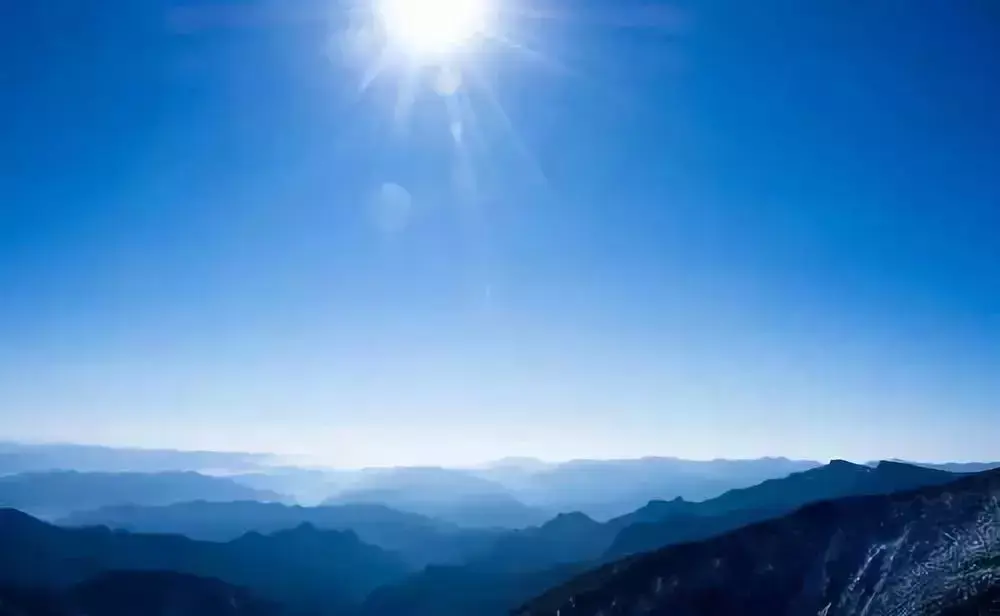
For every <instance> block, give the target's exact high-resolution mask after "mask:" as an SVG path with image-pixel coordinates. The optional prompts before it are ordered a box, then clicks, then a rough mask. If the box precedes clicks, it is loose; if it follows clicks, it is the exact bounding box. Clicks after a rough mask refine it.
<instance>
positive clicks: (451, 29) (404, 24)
mask: <svg viewBox="0 0 1000 616" xmlns="http://www.w3.org/2000/svg"><path fill="white" fill-rule="evenodd" d="M376 1H377V2H378V15H379V18H380V20H381V22H382V25H383V27H384V28H385V32H386V36H387V38H388V43H389V44H390V45H392V46H394V47H397V48H398V49H399V50H401V51H402V52H404V53H405V54H407V55H409V56H410V57H412V58H414V59H417V60H426V59H430V58H435V57H441V56H446V55H449V54H452V53H454V52H456V51H458V50H459V49H460V48H461V47H463V46H464V45H466V44H467V43H469V42H470V41H471V40H473V39H475V38H477V37H479V36H481V35H482V34H484V33H485V32H486V29H487V27H488V26H489V21H490V13H491V11H490V5H491V1H490V0H376Z"/></svg>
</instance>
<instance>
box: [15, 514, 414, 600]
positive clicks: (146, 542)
mask: <svg viewBox="0 0 1000 616" xmlns="http://www.w3.org/2000/svg"><path fill="white" fill-rule="evenodd" d="M119 570H130V571H172V572H176V573H183V574H188V575H194V576H200V577H209V578H216V579H219V580H222V581H223V582H225V583H227V584H231V585H235V586H243V587H246V588H250V589H253V591H254V592H256V593H258V594H259V595H260V596H261V597H262V598H265V599H267V600H271V601H275V602H279V603H282V604H284V605H286V606H292V607H294V608H296V609H304V610H313V611H318V612H322V613H337V612H338V611H346V610H349V609H351V608H352V606H354V605H357V604H358V603H360V602H361V601H362V600H363V599H364V598H365V597H366V596H367V595H368V594H369V593H370V592H371V591H372V590H373V589H375V588H377V587H379V586H383V585H385V584H389V583H392V582H394V581H399V580H401V579H403V577H404V576H405V575H406V574H407V573H408V572H410V571H411V568H410V567H408V566H407V565H406V564H405V563H404V562H403V561H402V559H401V558H400V557H398V556H397V555H395V554H392V553H389V552H386V551H384V550H382V549H380V548H377V547H375V546H371V545H368V544H366V543H363V542H362V541H361V540H360V539H358V537H357V535H355V534H354V533H353V532H340V531H323V530H319V529H316V528H315V527H313V526H310V525H308V524H303V525H301V526H298V527H296V528H293V529H288V530H283V531H279V532H276V533H272V534H269V535H263V534H260V533H256V532H252V533H247V534H246V535H244V536H242V537H240V538H238V539H235V540H233V541H229V542H224V543H217V542H206V541H196V540H193V539H189V538H187V537H182V536H179V535H155V534H137V533H129V532H125V531H112V530H109V529H107V528H86V529H66V528H60V527H57V526H53V525H51V524H48V523H46V522H42V521H40V520H37V519H35V518H32V517H30V516H28V515H27V514H24V513H21V512H19V511H16V510H13V509H3V510H0V584H6V585H10V586H15V587H24V588H46V589H53V590H56V591H65V590H68V589H71V588H73V587H74V586H76V585H78V584H81V583H84V582H86V581H87V580H88V579H91V578H93V577H95V576H99V575H102V574H105V573H109V572H113V571H119Z"/></svg>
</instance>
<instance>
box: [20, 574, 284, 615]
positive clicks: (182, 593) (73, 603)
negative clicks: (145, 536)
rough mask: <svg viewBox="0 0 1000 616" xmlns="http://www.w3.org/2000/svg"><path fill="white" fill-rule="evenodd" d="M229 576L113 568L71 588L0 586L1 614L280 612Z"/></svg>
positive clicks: (217, 613) (274, 613)
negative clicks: (226, 578)
mask: <svg viewBox="0 0 1000 616" xmlns="http://www.w3.org/2000/svg"><path fill="white" fill-rule="evenodd" d="M284 613H286V610H284V609H283V608H281V607H280V606H279V605H278V604H277V603H273V602H270V601H265V600H262V599H258V598H256V597H254V596H253V595H252V594H251V593H250V592H249V591H246V590H244V589H242V588H238V587H235V586H232V585H230V584H226V583H225V582H222V581H219V580H215V579H211V578H202V577H197V576H193V575H186V574H183V573H174V572H168V571H120V572H117V571H116V572H109V573H105V574H102V575H99V576H97V577H96V578H93V579H90V580H87V581H85V582H82V583H80V584H77V585H76V586H73V587H72V588H69V589H66V590H53V589H37V588H34V589H33V588H19V587H0V616H78V615H82V614H86V615H87V616H138V615H142V616H178V615H181V614H183V615H184V616H281V615H282V614H284Z"/></svg>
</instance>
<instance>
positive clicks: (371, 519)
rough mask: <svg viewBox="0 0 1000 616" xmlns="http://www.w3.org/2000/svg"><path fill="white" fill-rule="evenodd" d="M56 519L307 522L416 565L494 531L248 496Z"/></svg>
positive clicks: (455, 556)
mask: <svg viewBox="0 0 1000 616" xmlns="http://www.w3.org/2000/svg"><path fill="white" fill-rule="evenodd" d="M57 523H58V524H59V525H61V526H68V527H85V526H107V527H109V528H115V529H121V530H128V531H132V532H143V533H172V534H179V535H184V536H186V537H191V538H192V539H199V540H208V541H230V540H233V539H236V538H238V537H240V536H242V535H244V534H246V533H248V532H251V531H257V532H261V533H270V532H275V531H279V530H285V529H288V528H294V527H296V526H299V525H301V524H306V523H307V524H312V525H314V526H316V527H317V528H320V529H324V530H341V531H345V530H350V531H353V532H354V533H356V534H357V535H358V537H359V538H360V539H361V540H362V541H364V542H366V543H370V544H372V545H375V546H378V547H380V548H383V549H385V550H389V551H393V552H397V553H398V554H399V555H400V556H402V557H403V558H405V559H406V561H407V562H408V563H409V564H410V565H412V566H415V567H422V566H424V565H427V564H431V563H436V564H447V563H462V562H465V561H467V560H468V559H469V558H471V557H472V556H473V555H474V554H476V553H481V552H485V551H486V549H487V548H488V547H489V546H490V545H491V544H492V541H493V540H494V537H496V536H498V533H495V532H483V531H471V530H466V529H462V528H459V527H457V526H455V525H453V524H450V523H447V522H443V521H440V520H435V519H432V518H428V517H425V516H422V515H419V514H416V513H409V512H403V511H397V510H395V509H391V508H389V507H386V506H384V505H368V504H351V505H329V506H321V507H300V506H290V505H284V504H281V503H259V502H253V501H238V502H229V503H210V502H204V501H197V502H188V503H176V504H171V505H165V506H157V507H141V506H132V505H125V506H117V507H104V508H101V509H97V510H94V511H86V512H80V513H76V514H73V515H70V516H67V517H65V518H62V519H60V520H58V521H57Z"/></svg>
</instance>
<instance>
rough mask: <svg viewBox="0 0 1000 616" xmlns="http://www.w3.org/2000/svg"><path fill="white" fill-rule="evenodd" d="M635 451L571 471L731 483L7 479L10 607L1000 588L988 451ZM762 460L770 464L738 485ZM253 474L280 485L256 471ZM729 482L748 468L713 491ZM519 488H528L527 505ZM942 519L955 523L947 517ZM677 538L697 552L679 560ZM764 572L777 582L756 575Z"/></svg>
mask: <svg viewBox="0 0 1000 616" xmlns="http://www.w3.org/2000/svg"><path fill="white" fill-rule="evenodd" d="M621 462H622V461H611V462H609V463H608V464H609V466H607V467H602V466H600V464H597V465H596V466H591V465H590V464H589V463H586V462H585V461H584V462H581V463H579V466H576V465H573V464H570V465H569V466H568V468H570V470H572V473H570V475H569V476H573V473H576V472H582V471H579V469H580V468H591V469H593V468H596V469H598V472H597V474H598V475H600V478H599V479H598V480H595V482H594V483H593V484H592V485H593V486H594V487H595V492H596V494H597V495H598V496H600V498H609V499H610V500H608V501H605V504H609V503H611V504H612V506H611V507H608V508H606V510H611V509H613V508H615V507H617V506H618V505H616V504H614V503H619V504H620V503H621V502H623V501H618V500H616V499H617V496H620V495H621V494H624V493H625V492H626V491H627V490H626V491H617V492H616V491H615V490H613V489H609V488H608V487H607V486H608V485H609V484H608V482H609V481H610V479H609V477H610V478H618V479H620V480H621V481H622V482H623V483H628V484H629V485H630V486H631V487H629V488H628V490H632V489H633V488H635V486H637V485H645V486H646V488H650V486H657V485H659V486H665V485H673V486H679V485H682V484H683V482H684V481H695V479H692V478H691V477H687V476H688V475H690V476H692V477H700V478H701V479H702V480H704V481H705V486H711V487H703V488H702V489H703V490H704V491H705V492H706V493H712V494H713V495H712V496H711V497H707V498H703V499H700V500H694V499H691V498H686V497H683V496H682V495H678V494H675V493H672V492H667V493H664V494H663V496H664V497H665V498H660V499H651V500H647V501H646V502H645V503H644V504H643V505H641V506H639V507H636V508H634V509H632V510H630V511H628V512H626V513H624V514H621V515H616V516H612V517H610V518H602V517H599V516H594V515H590V514H588V513H586V512H582V511H567V512H562V513H557V514H551V515H550V514H549V513H548V512H546V510H545V509H544V508H542V507H538V506H537V503H538V501H534V504H527V503H528V502H529V501H530V492H531V489H532V488H531V486H532V485H535V486H537V485H542V484H543V483H544V481H548V479H544V480H537V477H538V476H544V477H550V476H551V475H550V474H551V473H558V472H567V471H565V470H560V469H561V468H563V466H564V465H559V464H548V463H542V462H537V461H531V460H521V459H514V460H507V461H504V462H503V463H502V464H500V465H497V466H490V467H488V468H481V469H438V468H409V469H368V470H364V471H345V472H343V473H342V474H339V475H333V474H331V475H327V474H325V473H324V472H323V471H318V472H317V471H313V470H310V469H294V468H284V469H281V471H280V473H281V474H283V475H284V477H285V478H289V477H296V478H300V479H306V480H308V481H309V482H314V484H313V485H314V487H321V486H323V485H333V484H332V483H331V484H326V483H324V482H327V481H328V480H329V479H331V478H334V479H335V481H336V492H335V494H334V495H333V496H332V497H331V498H330V499H329V502H330V503H331V504H327V505H321V506H298V505H292V504H289V503H288V502H287V498H285V497H284V496H283V495H281V494H279V493H277V492H274V491H270V490H267V489H264V488H262V487H261V486H263V485H267V480H268V479H269V477H270V475H268V472H267V471H253V472H250V473H236V474H229V475H227V476H224V477H223V476H210V475H203V474H199V473H194V472H165V473H101V472H89V473H81V472H66V471H56V472H34V473H21V474H16V475H9V476H6V477H0V499H3V500H0V503H6V504H11V502H13V503H16V504H17V509H18V510H15V509H0V616H14V615H15V614H17V615H18V616H48V615H51V616H71V615H73V616H77V615H80V614H87V615H88V616H111V615H115V616H117V615H118V614H121V616H125V615H126V614H131V613H136V612H135V611H132V612H129V611H128V610H129V609H131V610H139V611H141V612H142V613H143V614H147V613H152V614H160V613H162V614H164V616H166V615H167V614H175V613H178V611H180V612H183V613H185V614H195V615H200V614H208V613H227V614H237V615H238V614H253V615H255V616H264V615H265V614H293V615H295V616H305V615H307V614H313V615H317V616H322V615H327V614H329V615H331V616H332V615H334V614H335V615H337V616H466V615H468V614H476V615H477V616H502V615H505V614H507V613H508V612H509V611H511V610H515V609H518V610H519V614H522V615H523V616H528V615H531V616H534V615H535V614H545V615H546V616H547V615H548V614H559V615H560V616H565V615H566V614H583V615H587V616H591V615H593V616H598V615H603V616H612V615H614V614H661V613H662V614H670V615H671V616H673V615H674V614H706V615H708V614H713V615H714V614H717V613H722V612H719V610H723V611H724V613H727V614H728V613H730V612H728V611H725V610H734V609H736V607H734V606H739V605H744V604H746V605H748V606H751V607H747V608H746V610H750V611H744V612H739V611H735V612H732V613H736V614H739V613H781V614H789V615H791V616H797V615H798V614H800V613H801V614H807V613H808V614H810V616H812V614H814V613H815V614H823V616H832V615H833V614H845V615H852V616H853V615H854V614H858V616H860V615H861V614H865V616H872V615H873V614H881V613H885V614H890V613H891V614H897V613H901V614H907V613H913V614H914V615H916V614H917V613H923V612H906V611H905V610H903V611H899V609H902V608H900V607H899V605H902V604H899V605H897V604H890V603H886V604H885V605H883V606H881V607H880V605H881V604H879V603H878V602H879V601H888V598H886V597H884V596H883V595H884V594H885V593H884V592H882V591H879V590H878V588H891V589H897V590H898V589H902V588H904V586H905V585H906V584H907V583H910V582H914V581H915V580H916V581H920V580H922V579H923V578H921V577H920V576H927V579H928V580H932V581H933V583H934V584H937V586H935V587H934V589H931V590H928V591H927V592H926V593H925V592H924V591H923V590H921V591H920V592H918V593H915V594H912V598H913V601H912V602H911V603H906V605H911V604H912V605H920V606H925V607H926V608H927V609H931V608H933V610H932V611H930V612H928V613H929V614H931V613H933V614H962V615H963V616H964V612H963V611H962V610H969V609H978V608H979V607H981V606H982V605H985V604H988V603H989V601H992V600H994V599H997V598H1000V594H996V593H997V591H996V588H994V586H993V579H994V573H995V572H996V570H998V568H1000V561H998V560H997V555H996V554H995V553H994V549H993V548H994V547H995V544H996V541H997V540H996V537H994V535H993V534H991V533H994V532H995V531H997V529H998V528H1000V527H998V525H997V524H998V523H997V515H996V503H997V499H996V493H995V492H996V491H995V489H994V488H995V487H996V483H997V481H1000V479H998V475H997V473H1000V471H994V472H992V473H991V472H988V471H986V472H980V473H978V474H971V473H972V471H979V470H981V469H982V468H984V467H986V466H989V465H979V464H974V463H958V464H951V465H941V468H935V467H934V465H914V464H908V463H903V462H898V461H883V462H877V463H869V464H853V463H850V462H846V461H843V460H834V461H832V462H830V463H829V464H825V465H818V466H817V465H815V464H811V463H799V462H794V461H787V460H783V459H766V460H764V461H725V460H722V461H711V462H687V461H683V460H680V461H678V460H673V459H666V458H657V459H649V460H645V461H638V462H636V463H635V464H622V463H621ZM647 465H650V466H647ZM799 465H801V468H800V470H797V471H792V472H790V473H786V474H784V475H783V476H780V477H774V476H770V473H771V472H774V471H775V470H776V469H778V468H782V467H788V466H791V467H797V466H799ZM609 468H611V469H617V470H614V471H613V472H612V471H609V470H608V469H609ZM623 468H624V469H625V470H622V469H623ZM640 468H661V469H670V470H665V471H664V473H665V474H666V475H668V476H667V477H661V478H658V479H656V480H649V481H646V482H645V483H643V482H642V480H641V478H640V477H639V475H638V474H635V473H633V471H635V469H640ZM574 469H575V470H574ZM945 469H951V470H958V471H960V472H958V473H956V472H951V471H950V470H945ZM300 471H301V472H300ZM755 474H756V475H764V478H763V479H761V480H759V481H757V482H756V483H754V484H752V485H742V483H743V482H744V481H749V480H750V478H751V477H752V476H754V475H755ZM247 477H253V478H255V479H256V480H264V481H263V483H257V484H256V485H257V486H258V487H251V486H249V485H246V484H245V483H243V481H244V480H245V479H246V478H247ZM685 477H687V478H685ZM713 477H714V479H713ZM533 478H535V479H533ZM533 481H538V483H535V484H532V482H533ZM567 481H570V482H571V483H572V481H577V480H574V479H568V480H567ZM249 483H253V481H250V482H249ZM723 483H726V484H729V485H732V484H736V485H735V487H732V488H730V489H728V490H724V491H722V492H721V493H715V492H716V491H717V488H718V486H719V485H722V484H723ZM280 485H281V483H280V481H279V482H278V483H276V484H275V486H276V487H279V486H280ZM581 485H582V484H581ZM602 486H603V487H602ZM644 489H645V488H644ZM515 492H516V493H517V494H518V495H519V496H520V497H525V495H529V497H525V501H524V502H522V501H521V500H519V498H514V497H513V496H512V494H514V493H515ZM569 494H573V491H563V492H562V493H561V494H557V495H555V496H553V498H552V500H551V502H558V501H562V500H565V499H566V498H567V495H569ZM977 494H978V495H979V496H976V495H977ZM189 496H190V497H193V498H191V499H189V498H188V497H189ZM977 499H978V500H977ZM991 499H992V500H991ZM264 500H270V501H279V500H283V501H286V502H262V501H264ZM580 500H581V501H586V500H592V499H590V498H588V497H584V498H581V499H580ZM592 502H593V501H592ZM862 502H863V503H868V504H867V505H857V504H856V503H862ZM333 503H335V504H333ZM512 503H513V504H512ZM852 503H855V504H852ZM886 503H895V504H890V505H887V504H886ZM963 503H965V504H963ZM991 503H992V505H991ZM91 505H96V507H91ZM477 505H478V506H482V508H483V509H482V510H481V511H476V506H477ZM952 505H954V507H952ZM991 506H992V507H993V509H991V508H990V507H991ZM60 509H62V510H64V511H66V512H67V513H66V514H65V515H62V516H60V517H58V525H53V524H50V523H48V522H44V521H42V520H40V519H37V517H38V516H43V517H47V518H48V519H52V518H53V517H55V516H53V515H52V512H55V511H59V510H60ZM414 510H422V511H419V512H418V511H414ZM24 511H28V512H29V513H33V514H35V515H36V517H32V516H31V515H28V514H27V513H24ZM807 512H813V513H807ZM859 519H861V520H860V521H859ZM938 528H940V529H946V532H947V535H946V536H945V539H942V536H937V535H934V534H933V531H934V529H938ZM752 529H758V530H756V531H754V530H752ZM760 529H765V530H760ZM943 532H945V531H943ZM732 537H738V539H731V538H732ZM947 537H954V538H956V539H955V542H956V543H955V545H957V546H959V547H958V548H956V549H957V551H958V552H956V553H960V554H959V556H961V557H960V558H959V557H958V556H956V560H958V561H961V567H959V569H957V570H954V571H953V570H951V569H948V567H947V566H945V564H942V561H941V558H942V557H941V554H944V553H945V552H947V550H946V548H945V544H946V543H947V541H946V539H947ZM897 544H898V545H897ZM706 546H715V547H706ZM719 546H722V547H719ZM831 546H832V547H831ZM865 546H867V547H865ZM977 546H980V547H981V546H985V550H980V549H979V547H977ZM675 550H676V551H677V552H676V554H682V555H681V556H676V555H675V556H668V555H669V554H675V552H674V551H675ZM838 550H839V551H838ZM864 550H868V551H867V552H865V551H864ZM977 550H978V551H977ZM966 553H970V554H972V556H970V557H968V558H966V557H965V556H962V554H966ZM862 554H863V555H862ZM935 554H936V556H935ZM948 554H951V552H948ZM951 555H952V556H954V554H951ZM706 559H708V561H711V562H712V563H717V564H711V565H707V564H706V562H707V561H706ZM689 561H690V563H691V564H690V567H688V569H690V571H688V569H684V567H685V566H687V565H686V563H688V562H689ZM866 562H867V563H869V564H868V565H865V563H866ZM643 563H645V564H643ZM650 563H653V564H650ZM866 567H867V568H866ZM682 569H683V570H682ZM803 571H805V572H807V573H808V575H807V573H802V572H803ZM872 571H878V572H881V573H878V574H875V573H872ZM941 571H944V572H945V575H944V577H941V575H939V573H940V572H941ZM810 572H811V573H810ZM915 572H916V573H915ZM653 573H655V574H656V577H655V578H651V577H649V576H650V575H652V574H653ZM661 573H662V575H661ZM800 574H801V575H800ZM692 576H693V577H692ZM769 576H770V577H769ZM797 576H798V577H797ZM802 576H806V577H802ZM810 576H811V577H810ZM660 578H663V579H665V580H667V581H665V582H664V581H658V580H659V579H660ZM817 580H819V581H817ZM901 580H909V581H910V582H905V581H901ZM920 583H921V584H923V582H920ZM650 584H652V586H650ZM664 584H665V585H666V586H664ZM760 584H768V585H770V586H771V587H772V590H771V591H765V590H760V589H756V588H750V587H753V586H757V585H760ZM744 586H746V588H744ZM649 588H653V589H654V590H653V591H650V590H649ZM664 588H667V590H664ZM94 589H97V590H94ZM136 589H142V590H141V591H140V590H136ZM817 589H820V590H817ZM873 589H874V590H873ZM897 590H893V592H897ZM966 591H968V592H966ZM650 592H652V594H650ZM898 592H902V591H898ZM907 592H909V591H907ZM962 593H965V594H962ZM991 593H994V594H991ZM897 594H898V593H897ZM102 597H104V598H106V600H104V601H103V602H102V600H101V598H102ZM533 597H534V599H533ZM824 600H825V601H827V603H825V604H821V603H822V602H823V601H824ZM984 602H985V603H984ZM904 603H905V602H904ZM817 605H818V607H817ZM865 605H867V606H868V607H867V608H866V607H864V606H865ZM912 605H911V607H912ZM130 606H131V607H130ZM227 606H228V607H227ZM518 606H522V607H520V608H519V607H518ZM873 606H874V607H873ZM883 608H884V610H883ZM741 609H742V608H741ZM921 609H924V607H922V608H921ZM171 610H173V611H171ZM553 610H554V611H553ZM574 610H576V611H574ZM616 610H618V611H616ZM753 610H758V611H756V612H755V611H753ZM759 610H764V611H763V612H760V611H759ZM768 610H771V611H768ZM803 610H804V611H803ZM813 610H814V611H813ZM866 610H867V611H866ZM878 610H883V611H878ZM886 610H887V611H886ZM893 610H896V611H893ZM935 610H936V611H935ZM972 613H975V612H972Z"/></svg>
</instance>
